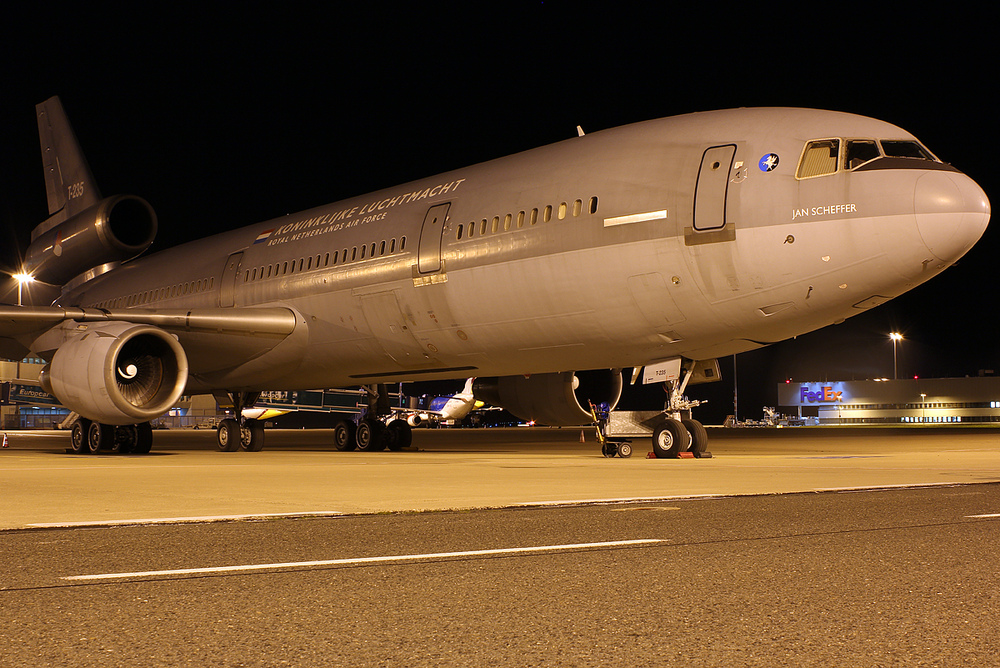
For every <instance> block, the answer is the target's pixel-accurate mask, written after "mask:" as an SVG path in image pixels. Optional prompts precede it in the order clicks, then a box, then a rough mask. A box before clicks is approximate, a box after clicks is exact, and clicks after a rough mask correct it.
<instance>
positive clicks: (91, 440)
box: [87, 422, 115, 455]
mask: <svg viewBox="0 0 1000 668" xmlns="http://www.w3.org/2000/svg"><path fill="white" fill-rule="evenodd" d="M114 444H115V428H114V427H112V426H111V425H107V424H101V423H100V422H91V423H90V427H89V428H88V429H87V452H88V453H90V454H92V455H95V454H97V453H98V452H100V451H101V450H110V449H111V448H112V447H113V446H114Z"/></svg>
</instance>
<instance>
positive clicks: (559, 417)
mask: <svg viewBox="0 0 1000 668" xmlns="http://www.w3.org/2000/svg"><path fill="white" fill-rule="evenodd" d="M472 392H473V394H474V395H475V397H476V399H479V400H481V401H484V402H486V403H487V404H491V405H493V406H503V407H504V408H505V409H506V410H507V411H508V412H510V413H512V414H513V415H515V416H517V417H519V418H521V419H522V420H534V421H535V422H537V423H539V424H545V425H551V426H569V425H579V424H589V423H591V422H593V417H592V416H591V414H590V408H589V403H590V402H593V403H594V404H600V403H602V402H607V404H608V405H609V406H610V407H611V408H614V407H615V405H616V404H617V403H618V399H619V398H620V397H621V394H622V374H621V370H620V369H606V370H598V371H582V372H572V371H567V372H564V373H543V374H535V375H532V376H527V377H526V376H500V377H492V378H477V379H476V381H475V382H474V383H473V386H472Z"/></svg>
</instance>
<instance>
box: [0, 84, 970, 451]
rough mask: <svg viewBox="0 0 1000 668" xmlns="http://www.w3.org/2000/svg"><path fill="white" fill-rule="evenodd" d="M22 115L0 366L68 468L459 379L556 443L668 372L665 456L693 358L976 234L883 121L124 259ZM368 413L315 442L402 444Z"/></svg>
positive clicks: (921, 270)
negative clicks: (317, 402)
mask: <svg viewBox="0 0 1000 668" xmlns="http://www.w3.org/2000/svg"><path fill="white" fill-rule="evenodd" d="M37 112H38V127H39V132H40V136H41V141H42V159H43V166H44V170H45V180H46V190H47V195H48V205H49V211H50V213H51V217H50V218H49V219H48V220H47V221H45V222H44V223H42V224H41V225H39V226H38V227H37V228H36V229H35V230H34V232H33V234H32V241H31V244H30V246H29V247H28V249H27V252H26V255H25V259H24V266H23V267H22V270H21V272H20V274H21V275H22V276H23V277H28V276H30V277H31V278H32V279H33V282H32V283H24V284H23V285H22V286H21V287H22V294H21V297H22V300H23V302H22V303H24V304H25V306H3V307H0V354H2V355H4V356H6V357H14V358H18V357H20V356H23V355H25V354H27V353H28V351H31V354H33V355H35V356H38V357H42V358H44V359H45V360H48V362H49V364H48V367H47V369H46V370H45V372H44V373H43V374H42V378H41V381H42V386H43V387H44V388H45V389H46V391H48V392H50V393H51V394H53V395H55V396H56V397H57V398H58V399H59V400H60V401H61V402H62V403H63V404H64V405H65V406H67V407H69V408H71V409H72V410H74V411H76V412H77V413H79V414H80V415H81V416H82V418H81V419H80V420H79V421H78V422H77V424H76V425H75V426H74V428H73V433H72V443H73V447H74V449H76V450H77V451H80V452H84V451H88V450H89V451H96V450H99V449H101V448H105V447H107V448H112V449H119V450H128V449H132V450H133V451H144V450H148V449H149V447H150V444H151V436H150V430H149V423H148V421H149V420H151V419H153V418H155V417H157V416H159V415H161V414H162V413H164V412H165V411H166V410H168V409H169V408H170V407H171V406H172V405H173V404H174V402H175V401H176V400H177V399H178V397H179V396H180V395H181V394H182V393H185V392H186V393H189V394H193V393H203V392H215V393H218V394H228V395H229V396H228V398H229V399H231V400H232V403H233V404H234V406H235V408H236V409H237V410H236V411H234V415H240V414H241V409H242V408H244V407H247V406H252V405H253V403H254V399H255V397H256V396H257V394H258V393H259V392H260V391H261V390H264V389H269V390H272V389H273V390H285V389H287V390H295V389H308V388H315V387H348V386H359V385H368V386H376V385H378V384H381V383H392V382H401V381H411V380H424V379H426V380H434V379H455V378H463V377H468V376H472V375H474V376H477V377H478V380H477V385H478V386H479V388H480V389H479V390H477V393H476V394H477V397H480V398H482V399H484V400H486V401H487V402H489V403H491V404H495V405H500V406H503V407H505V408H506V409H507V410H508V411H510V412H511V413H513V414H514V415H516V416H518V417H520V418H522V419H525V420H536V421H538V422H541V423H548V424H579V423H580V422H582V421H589V419H588V417H587V416H588V415H589V413H588V412H587V411H586V410H584V409H583V406H586V405H588V404H587V402H586V401H581V396H586V397H587V398H589V399H592V400H593V401H594V403H595V404H597V403H600V402H602V401H604V402H608V403H609V404H610V405H612V406H613V405H614V402H615V401H616V400H617V398H618V395H619V394H620V391H621V387H622V380H621V373H620V370H621V369H623V368H627V367H642V366H645V365H653V364H660V363H664V362H667V361H669V360H681V363H682V378H681V379H680V380H679V381H677V382H675V383H674V384H673V385H674V386H673V387H672V388H671V391H670V411H669V413H668V414H665V416H664V422H665V424H664V428H663V429H661V430H660V431H661V432H662V433H663V434H665V436H663V438H664V439H666V441H671V440H676V439H681V440H684V439H688V440H690V436H689V434H694V431H698V430H694V431H692V430H691V429H690V428H689V429H688V430H687V433H685V428H684V425H683V423H682V422H681V419H682V418H683V419H687V420H689V421H690V417H691V416H690V414H689V411H690V404H689V403H688V402H686V401H685V400H684V399H683V393H684V389H685V387H686V386H687V385H688V384H691V383H695V382H697V381H699V380H702V381H704V380H715V379H717V378H718V365H717V364H716V363H714V361H713V360H715V359H716V358H717V357H720V356H725V355H731V354H734V353H739V352H742V351H746V350H751V349H754V348H758V347H760V346H764V345H767V344H769V343H773V342H776V341H780V340H782V339H786V338H789V337H792V336H795V335H798V334H802V333H805V332H808V331H811V330H814V329H817V328H820V327H823V326H825V325H829V324H832V323H836V322H840V321H842V320H844V319H845V318H848V317H850V316H852V315H854V314H857V313H860V312H862V311H864V310H865V309H869V308H871V307H873V306H877V305H879V304H882V303H884V302H885V301H887V300H889V299H891V298H893V297H895V296H897V295H899V294H901V293H903V292H905V291H906V290H909V289H911V288H913V287H915V286H916V285H919V284H921V283H923V282H925V281H927V280H929V279H930V278H932V277H933V276H935V275H937V274H939V273H940V272H942V271H943V270H944V269H946V268H947V267H949V266H950V265H952V264H953V263H954V262H955V261H956V260H958V259H959V258H960V257H961V256H962V255H964V254H965V253H966V251H968V250H969V248H971V247H972V245H973V244H974V243H975V242H976V241H977V240H978V239H979V238H980V236H981V235H982V234H983V232H984V230H985V229H986V225H987V223H988V221H989V218H990V205H989V201H988V200H987V198H986V195H985V194H984V192H983V191H982V189H981V188H980V187H979V186H978V185H977V184H976V183H975V182H974V181H973V180H972V179H970V178H969V177H967V176H966V175H964V174H962V173H961V172H960V171H958V170H957V169H956V168H954V167H952V166H951V165H949V164H946V163H944V162H942V161H941V160H939V159H938V158H937V157H936V156H935V155H934V154H933V153H932V152H931V151H930V150H929V149H928V148H927V147H925V146H924V145H923V144H921V143H920V142H919V141H918V140H917V139H916V138H915V137H914V136H913V135H911V134H910V133H908V132H906V131H905V130H902V129H900V128H898V127H896V126H894V125H891V124H889V123H885V122H882V121H878V120H874V119H870V118H865V117H862V116H856V115H852V114H846V113H838V112H830V111H817V110H808V109H780V108H763V109H734V110H728V111H716V112H705V113H695V114H689V115H684V116H677V117H673V118H664V119H659V120H652V121H646V122H642V123H636V124H633V125H628V126H624V127H620V128H615V129H610V130H605V131H602V132H595V133H590V134H583V135H582V136H577V137H573V138H572V139H568V140H566V141H563V142H560V143H557V144H554V145H551V146H546V147H543V148H538V149H534V150H531V151H527V152H524V153H520V154H517V155H512V156H509V157H505V158H500V159H497V160H493V161H490V162H486V163H483V164H479V165H475V166H472V167H468V168H465V169H459V170H456V171H453V172H449V173H446V174H441V175H438V176H432V177H430V178H427V179H423V180H420V181H415V182H412V183H408V184H405V185H401V186H398V187H392V188H388V189H386V190H382V191H379V192H375V193H371V194H368V195H362V196H360V197H356V198H353V199H349V200H345V201H342V202H337V203H335V204H331V205H328V206H323V207H319V208H316V209H311V210H308V211H305V212H303V213H299V214H293V215H288V216H285V217H282V218H278V219H275V220H270V221H267V222H264V223H259V224H256V225H251V226H250V227H245V228H241V229H237V230H232V231H229V232H224V233H222V234H217V235H215V236H211V237H208V238H206V239H202V240H200V241H193V242H190V243H187V244H184V245H181V246H177V247H175V248H171V249H168V250H164V251H161V252H158V253H155V254H152V255H149V256H146V257H139V256H140V255H141V254H142V253H143V252H144V251H145V250H146V249H147V248H148V246H149V245H150V243H151V242H152V241H153V237H154V235H155V233H156V229H157V219H156V216H155V214H154V212H153V211H152V209H151V208H150V206H149V204H147V203H146V202H145V201H144V200H143V199H141V198H139V197H135V196H131V195H118V196H113V197H109V198H103V197H102V196H101V195H100V193H99V191H98V189H97V186H96V184H95V182H94V179H93V177H92V175H91V174H90V171H89V168H88V167H87V163H86V160H85V159H84V157H83V154H82V152H81V150H80V147H79V146H78V144H77V141H76V138H75V136H74V134H73V132H72V130H71V128H70V125H69V122H68V120H67V118H66V115H65V113H64V112H63V108H62V105H61V103H60V102H59V100H58V99H57V98H52V99H50V100H47V101H46V102H43V103H41V104H39V105H38V107H37ZM579 370H596V371H591V372H590V373H576V372H577V371H579ZM592 380H596V381H598V383H597V387H596V391H594V390H592V389H591V387H590V381H592ZM372 394H373V396H378V393H377V392H373V393H372ZM377 415H378V411H372V412H371V414H370V415H369V417H367V418H366V419H365V420H362V421H361V422H360V423H359V424H358V427H357V431H356V433H354V434H341V436H340V437H344V438H346V437H350V438H351V439H352V440H353V442H354V444H356V445H357V446H358V447H361V448H365V449H372V448H381V447H391V446H393V444H396V443H398V442H399V440H400V439H401V438H405V437H406V436H408V432H406V431H405V430H406V429H408V426H406V423H405V421H403V420H396V421H394V422H393V423H392V424H393V425H395V426H394V427H392V428H389V427H384V426H383V424H382V423H381V422H380V421H379V420H378V419H377ZM240 422H242V424H240ZM400 425H402V426H400ZM703 431H704V430H700V432H703ZM218 435H219V447H220V448H221V449H232V448H233V447H234V446H236V445H242V446H243V447H244V448H247V449H251V450H256V449H259V446H260V440H259V439H262V438H263V429H262V428H261V426H260V424H259V423H258V422H256V421H254V420H240V421H238V420H236V419H233V420H226V421H224V422H223V423H222V425H221V426H220V427H219V431H218ZM666 445H670V444H669V443H661V444H660V447H661V448H662V447H664V446H666ZM701 445H702V446H703V445H704V444H701ZM654 447H656V446H655V444H654Z"/></svg>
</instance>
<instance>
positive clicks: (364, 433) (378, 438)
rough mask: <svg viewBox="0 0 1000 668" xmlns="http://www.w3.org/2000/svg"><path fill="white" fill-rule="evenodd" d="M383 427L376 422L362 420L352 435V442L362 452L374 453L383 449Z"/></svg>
mask: <svg viewBox="0 0 1000 668" xmlns="http://www.w3.org/2000/svg"><path fill="white" fill-rule="evenodd" d="M384 431H385V425H383V424H382V423H381V422H379V421H378V420H362V421H361V422H359V423H358V429H357V431H356V432H355V433H354V442H355V443H357V445H358V450H361V451H362V452H375V451H376V450H383V449H384V448H385V440H384V439H383V438H382V435H383V432H384Z"/></svg>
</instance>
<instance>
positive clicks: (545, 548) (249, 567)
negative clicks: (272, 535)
mask: <svg viewBox="0 0 1000 668" xmlns="http://www.w3.org/2000/svg"><path fill="white" fill-rule="evenodd" d="M663 542H666V541H665V540H663V539H660V538H651V539H640V540H614V541H607V542H602V543H574V544H570V545H541V546H536V547H508V548H501V549H495V550H469V551H466V552H436V553H430V554H400V555H392V556H384V557H361V558H358V559H327V560H323V561H289V562H283V563H276V564H246V565H243V566H215V567H211V568H178V569H174V570H166V571H139V572H134V573H101V574H98V575H64V576H62V577H61V578H60V579H61V580H75V581H81V580H116V579H127V578H145V577H153V576H158V575H211V574H218V573H246V572H253V571H270V570H276V569H283V568H309V567H315V566H361V565H365V564H378V563H386V562H412V561H426V560H431V559H448V558H461V557H486V556H503V555H513V554H532V553H541V552H557V551H566V550H587V549H593V548H601V547H631V546H636V545H651V544H653V543H663Z"/></svg>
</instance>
